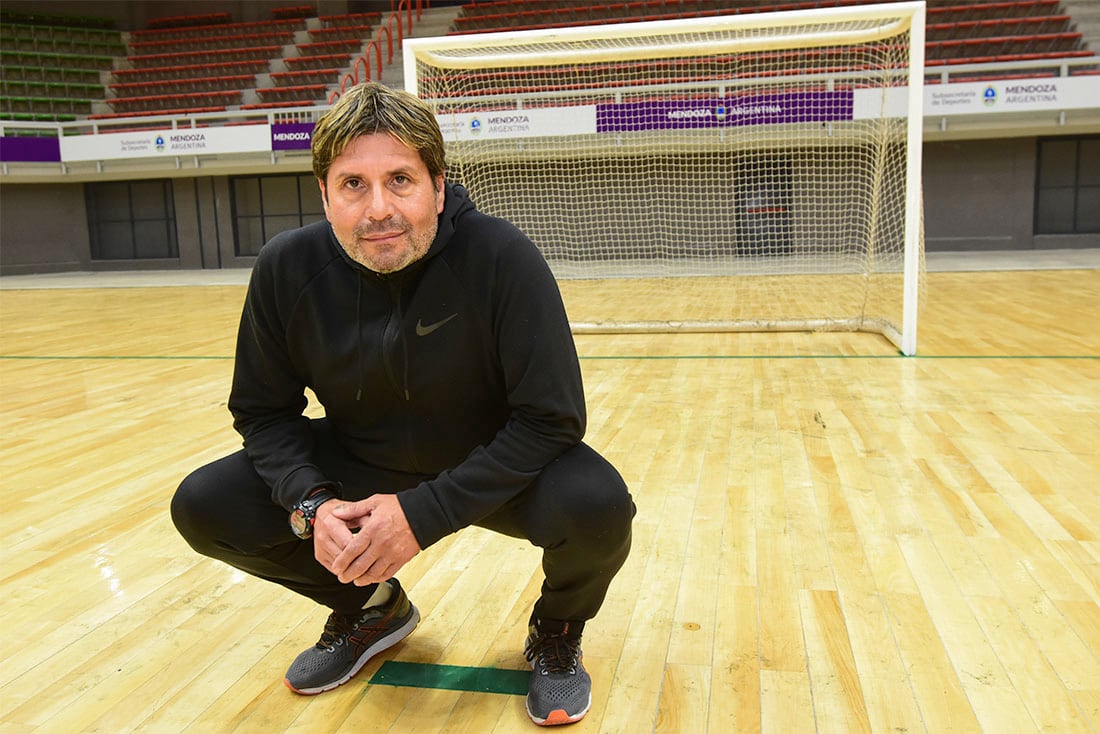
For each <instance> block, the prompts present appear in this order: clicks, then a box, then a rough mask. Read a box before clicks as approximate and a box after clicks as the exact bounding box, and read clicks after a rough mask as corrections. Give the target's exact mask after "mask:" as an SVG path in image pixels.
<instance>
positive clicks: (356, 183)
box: [344, 178, 363, 189]
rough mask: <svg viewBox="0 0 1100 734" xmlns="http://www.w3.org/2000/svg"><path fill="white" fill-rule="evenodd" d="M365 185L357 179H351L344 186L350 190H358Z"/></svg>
mask: <svg viewBox="0 0 1100 734" xmlns="http://www.w3.org/2000/svg"><path fill="white" fill-rule="evenodd" d="M362 185H363V182H362V181H360V180H359V179H357V178H349V179H348V180H347V181H345V182H344V186H345V187H346V188H349V189H357V188H359V187H360V186H362Z"/></svg>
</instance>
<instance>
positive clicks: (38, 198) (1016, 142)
mask: <svg viewBox="0 0 1100 734" xmlns="http://www.w3.org/2000/svg"><path fill="white" fill-rule="evenodd" d="M1037 147H1038V143H1037V141H1036V139H1035V138H1013V139H1000V140H967V141H952V142H932V143H926V144H925V151H924V202H925V216H924V221H925V242H926V247H927V249H928V250H929V251H960V250H994V249H995V250H1030V249H1048V248H1073V247H1100V234H1091V235H1074V236H1055V235H1035V234H1033V227H1034V223H1033V219H1034V210H1035V167H1036V151H1037ZM172 185H173V189H172V195H173V201H174V204H175V214H176V227H177V237H178V242H179V251H180V255H179V258H178V259H173V260H140V261H139V260H131V261H119V260H110V261H100V262H94V261H92V259H91V251H90V244H89V236H88V225H87V213H86V211H85V199H84V185H83V184H80V183H72V184H69V183H48V184H3V185H0V274H2V275H17V274H26V273H47V272H59V271H77V270H85V271H87V270H121V269H173V268H186V269H199V268H215V269H216V268H228V267H248V266H250V265H251V262H252V258H249V257H237V256H236V255H235V254H234V253H235V244H234V241H233V237H234V235H233V220H232V211H231V209H232V207H231V203H230V191H229V188H230V184H229V177H228V176H206V177H201V178H177V179H173V180H172ZM543 200H544V199H543ZM544 201H545V200H544Z"/></svg>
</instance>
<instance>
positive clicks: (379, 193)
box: [363, 186, 393, 222]
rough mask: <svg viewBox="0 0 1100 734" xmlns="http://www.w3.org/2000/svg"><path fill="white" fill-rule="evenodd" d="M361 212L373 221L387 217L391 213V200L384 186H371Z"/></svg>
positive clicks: (379, 220)
mask: <svg viewBox="0 0 1100 734" xmlns="http://www.w3.org/2000/svg"><path fill="white" fill-rule="evenodd" d="M363 214H364V216H365V217H366V218H367V219H370V220H371V221H373V222H381V221H382V220H384V219H389V217H390V216H391V215H392V214H393V201H392V199H391V197H390V193H389V192H388V191H386V188H385V187H384V186H373V187H371V190H370V193H369V194H368V195H367V201H366V208H365V210H364V212H363Z"/></svg>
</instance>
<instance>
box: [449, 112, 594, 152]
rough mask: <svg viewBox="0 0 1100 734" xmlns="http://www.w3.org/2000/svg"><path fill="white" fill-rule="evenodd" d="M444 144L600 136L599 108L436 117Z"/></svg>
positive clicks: (457, 114) (454, 114) (452, 114)
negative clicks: (561, 136) (564, 136)
mask: <svg viewBox="0 0 1100 734" xmlns="http://www.w3.org/2000/svg"><path fill="white" fill-rule="evenodd" d="M435 119H436V120H437V121H438V122H439V127H440V129H441V130H442V131H443V140H444V142H448V143H453V142H456V141H459V140H495V139H504V138H539V137H545V136H548V135H587V134H591V133H594V132H596V106H595V105H584V106H579V107H548V108H538V109H531V110H523V109H520V110H501V111H494V112H477V113H468V112H464V113H451V114H443V115H436V118H435Z"/></svg>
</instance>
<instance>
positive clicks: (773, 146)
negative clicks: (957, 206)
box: [404, 2, 924, 354]
mask: <svg viewBox="0 0 1100 734" xmlns="http://www.w3.org/2000/svg"><path fill="white" fill-rule="evenodd" d="M727 12H730V11H727ZM404 45H405V49H404V63H405V80H406V82H405V84H406V88H407V89H408V90H409V91H411V92H413V93H414V94H416V95H418V96H419V97H421V98H422V99H424V100H426V101H428V102H429V103H430V104H431V105H433V107H434V109H435V110H436V114H437V119H438V120H439V122H440V126H441V128H442V130H443V133H444V138H445V140H446V143H447V155H448V167H449V175H450V177H451V178H452V179H453V180H455V181H458V182H461V183H462V184H464V185H465V186H466V187H467V188H468V189H469V190H470V192H471V196H472V197H473V199H474V201H475V202H476V203H477V205H478V208H479V209H481V210H482V211H485V212H487V213H489V214H493V215H496V216H500V217H503V218H505V219H508V220H510V221H512V222H513V223H514V224H516V225H517V226H519V227H520V228H521V229H522V230H523V231H524V232H526V233H527V235H528V236H530V237H531V239H532V240H533V241H534V242H535V244H536V245H538V247H539V248H540V249H541V250H542V252H543V254H544V255H545V257H546V259H547V261H548V262H549V263H550V265H551V268H552V269H553V270H554V273H555V275H556V276H557V277H558V278H559V281H560V282H561V283H562V290H563V293H565V294H566V297H567V298H566V300H567V303H568V305H569V308H570V316H571V319H572V320H573V325H574V329H575V330H576V331H578V332H598V331H666V330H693V331H710V330H714V331H718V330H745V331H749V330H850V331H872V332H879V333H882V334H883V335H885V336H886V337H887V338H889V339H890V340H891V341H892V342H894V344H895V345H896V346H897V347H898V348H899V349H900V350H901V351H902V352H903V353H905V354H913V353H915V351H916V323H917V304H918V300H919V293H920V289H921V281H922V271H923V233H922V227H921V196H920V161H921V149H920V145H921V118H922V115H921V103H922V96H923V89H922V87H923V65H924V63H923V47H924V4H923V3H919V2H899V3H891V4H883V5H862V6H850V7H838V8H824V9H815V10H809V11H793V12H775V13H743V14H730V15H715V16H711V17H705V18H701V17H700V18H682V19H677V20H668V21H649V22H634V23H618V24H604V25H586V26H577V27H570V28H558V29H553V30H528V31H515V32H495V33H477V34H468V35H456V36H447V37H442V38H420V39H407V40H406V41H405V42H404ZM581 291H583V293H584V294H585V295H583V297H582V296H581V295H578V296H577V297H576V298H573V297H571V294H574V293H580V292H581Z"/></svg>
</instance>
